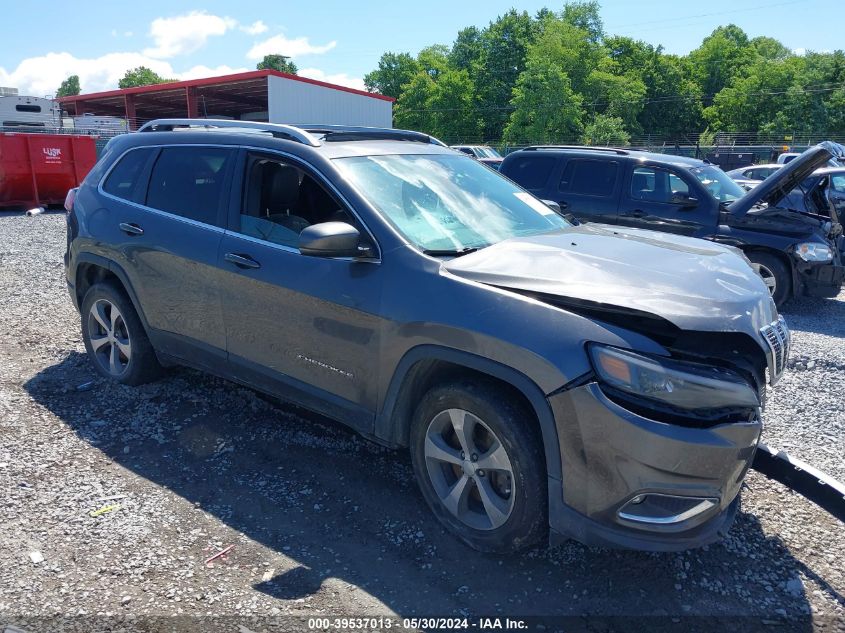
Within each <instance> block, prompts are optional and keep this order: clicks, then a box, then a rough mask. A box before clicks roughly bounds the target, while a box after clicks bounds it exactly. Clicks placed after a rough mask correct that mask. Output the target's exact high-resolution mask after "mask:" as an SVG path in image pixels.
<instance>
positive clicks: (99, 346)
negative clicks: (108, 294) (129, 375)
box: [88, 299, 132, 377]
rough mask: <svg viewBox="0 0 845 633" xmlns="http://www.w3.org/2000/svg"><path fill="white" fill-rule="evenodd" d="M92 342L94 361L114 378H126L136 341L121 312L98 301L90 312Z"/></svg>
mask: <svg viewBox="0 0 845 633" xmlns="http://www.w3.org/2000/svg"><path fill="white" fill-rule="evenodd" d="M88 340H89V341H90V343H91V351H92V352H93V355H94V359H95V360H96V361H97V363H98V364H99V365H100V367H102V368H103V369H104V370H105V371H106V372H108V373H109V374H110V375H111V376H114V377H119V376H121V375H123V374H124V373H125V372H126V370H127V368H128V367H129V361H130V359H131V358H132V341H131V340H130V338H129V330H128V329H127V327H126V321H125V320H124V319H123V315H122V314H121V313H120V310H119V309H118V307H117V306H116V305H114V304H113V303H112V302H110V301H107V300H106V299H98V300H97V301H95V302H94V303H93V305H92V306H91V309H90V310H89V311H88Z"/></svg>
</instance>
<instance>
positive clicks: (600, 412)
mask: <svg viewBox="0 0 845 633" xmlns="http://www.w3.org/2000/svg"><path fill="white" fill-rule="evenodd" d="M66 207H67V209H68V216H67V218H68V244H67V254H66V266H67V283H68V287H69V290H70V296H71V297H72V299H73V302H74V304H75V305H76V306H77V308H78V309H79V311H80V313H81V324H82V334H83V338H84V342H85V347H86V349H87V351H88V354H89V355H90V357H91V360H92V362H93V365H94V367H95V368H96V370H97V371H98V372H99V373H100V374H102V375H103V376H106V377H109V378H113V379H115V380H118V381H120V382H122V383H125V384H129V385H137V384H140V383H143V382H145V381H148V380H151V379H152V378H154V377H155V376H157V375H159V373H160V371H161V369H162V367H163V366H168V365H173V364H179V365H187V366H191V367H195V368H199V369H202V370H206V371H209V372H213V373H215V374H218V375H220V376H223V377H225V378H228V379H230V380H233V381H236V382H238V383H241V384H244V385H248V386H250V387H252V388H255V389H258V390H261V391H263V392H267V393H269V394H272V395H274V396H277V397H281V398H283V399H286V400H288V401H291V402H294V403H296V404H298V405H301V406H303V407H307V408H309V409H311V410H314V411H317V412H319V413H322V414H325V415H328V416H331V417H334V418H336V419H338V420H341V421H342V422H344V423H346V424H348V425H349V426H351V427H352V428H354V429H355V430H357V431H358V432H360V433H361V434H363V435H364V436H366V437H368V438H370V439H372V440H374V441H376V442H379V443H381V444H383V445H386V446H390V447H408V448H409V449H410V454H411V459H412V463H413V469H414V473H415V475H416V478H417V480H418V482H419V486H420V489H421V491H422V495H423V497H424V498H425V500H426V501H427V503H428V504H429V505H430V506H431V509H432V511H433V512H434V514H435V515H436V516H437V518H438V519H439V520H440V521H441V522H442V524H443V525H444V526H445V527H446V528H448V529H449V530H450V531H451V532H453V533H454V534H456V535H457V536H458V537H459V538H460V539H462V540H463V541H465V542H466V543H468V544H469V545H471V546H472V547H475V548H477V549H479V550H483V551H508V550H517V549H520V548H524V547H527V546H529V545H531V544H534V543H536V542H537V541H539V540H541V539H542V538H543V537H544V536H545V535H546V534H548V533H550V535H551V539H552V541H556V540H559V539H561V538H575V539H578V540H579V541H582V542H584V543H588V544H597V545H610V546H619V547H630V548H639V549H649V550H672V549H685V548H690V547H696V546H700V545H703V544H705V543H708V542H710V541H713V540H715V539H717V538H719V536H720V535H722V534H724V533H725V531H726V530H727V529H728V528H729V526H730V524H731V522H732V520H733V517H734V515H735V514H736V511H737V508H738V505H739V498H738V493H739V489H740V486H741V484H742V481H743V478H744V476H745V473H746V470H747V469H748V467H749V464H750V463H751V461H752V459H753V457H754V453H755V449H756V447H757V442H758V439H759V436H760V429H761V422H760V411H761V406H762V401H763V394H764V392H765V384H766V382H767V381H770V382H775V381H776V380H777V379H778V378H779V377H780V375H781V373H782V372H783V369H784V365H785V363H786V359H787V356H788V352H789V332H788V330H787V328H786V326H785V325H784V322H783V319H782V318H781V317H779V316H778V314H777V310H776V308H775V305H774V302H773V301H772V298H771V296H770V295H769V292H768V290H767V289H766V286H765V285H764V283H763V282H762V281H761V279H760V277H759V276H758V275H756V274H755V272H754V271H753V270H752V268H751V267H750V266H749V262H748V261H747V260H746V259H745V258H744V257H743V256H742V254H741V253H740V252H739V251H737V250H736V249H734V248H732V247H728V246H722V245H719V244H713V243H708V242H704V241H702V240H698V239H693V238H687V237H682V236H675V235H667V234H663V233H655V232H651V231H647V230H638V229H633V228H623V227H603V226H596V225H580V226H572V225H570V224H569V223H568V222H567V221H566V220H565V219H564V218H563V217H561V216H560V215H559V214H558V213H556V212H554V211H553V210H552V209H550V208H549V207H548V206H546V205H544V204H543V203H542V202H541V201H540V200H538V199H537V198H535V197H533V196H532V195H531V194H529V193H527V192H526V191H524V190H523V189H520V188H519V187H518V186H516V185H514V184H513V183H511V182H510V181H509V180H507V179H506V178H504V177H502V176H499V175H498V174H497V173H495V172H494V171H492V170H490V169H488V168H486V167H484V166H483V165H481V164H480V163H478V162H477V161H475V160H473V159H471V158H469V157H468V156H463V155H460V154H458V153H456V152H454V151H452V150H450V149H448V148H446V147H444V146H443V145H442V144H440V143H439V142H438V141H436V140H434V139H432V138H430V137H429V136H427V135H424V134H420V133H416V132H406V131H400V130H382V129H371V128H349V127H335V126H318V125H314V126H299V127H291V126H284V125H273V124H258V123H246V122H233V121H210V120H208V121H196V120H161V121H154V122H152V123H150V124H147V125H146V126H144V128H142V130H141V131H140V132H139V133H133V134H127V135H123V136H120V137H117V138H115V139H113V140H112V141H110V142H109V144H108V146H107V148H106V150H105V152H104V154H103V156H102V158H101V159H100V161H99V162H98V164H97V165H96V167H95V168H94V169H93V170H92V171H91V173H90V174H89V175H88V177H87V178H86V179H85V181H84V183H83V184H82V185H81V187H80V188H79V189H78V190H75V191H72V192H71V193H70V194H69V196H68V200H67V202H66Z"/></svg>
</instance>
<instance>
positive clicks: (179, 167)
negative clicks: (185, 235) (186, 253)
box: [147, 147, 232, 224]
mask: <svg viewBox="0 0 845 633" xmlns="http://www.w3.org/2000/svg"><path fill="white" fill-rule="evenodd" d="M231 160H232V151H231V150H229V149H225V148H220V147H167V148H165V149H163V150H161V154H160V155H159V157H158V159H157V160H156V163H155V166H154V167H153V171H152V174H151V175H150V186H149V189H148V190H147V206H148V207H152V208H153V209H160V210H161V211H167V212H169V213H174V214H176V215H180V216H182V217H183V218H188V219H189V220H196V221H197V222H203V223H205V224H218V216H219V213H218V211H219V209H220V205H221V203H222V202H223V181H224V180H225V175H226V168H227V167H228V165H229V162H230V161H231Z"/></svg>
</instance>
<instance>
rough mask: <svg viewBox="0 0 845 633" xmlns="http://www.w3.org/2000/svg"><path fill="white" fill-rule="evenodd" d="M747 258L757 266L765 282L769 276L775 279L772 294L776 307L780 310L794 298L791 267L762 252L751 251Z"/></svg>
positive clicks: (777, 258)
mask: <svg viewBox="0 0 845 633" xmlns="http://www.w3.org/2000/svg"><path fill="white" fill-rule="evenodd" d="M746 256H747V257H748V259H749V260H751V263H753V264H755V265H756V267H757V272H758V273H759V274H760V276H761V277H763V280H764V281H766V277H767V276H769V275H771V278H772V279H774V283H775V287H774V292H772V299H774V300H775V305H776V306H777V307H778V308H780V307H781V306H782V305H783V304H784V303H786V302H787V301H789V299H791V298H792V274H791V272H790V270H789V267H788V266H787V265H786V264H784V263H783V261H782V260H781V259H780V258H779V257H777V256H775V255H771V254H769V253H763V252H760V251H751V252H750V253H747V254H746ZM770 290H771V288H770Z"/></svg>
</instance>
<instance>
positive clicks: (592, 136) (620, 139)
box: [581, 114, 631, 147]
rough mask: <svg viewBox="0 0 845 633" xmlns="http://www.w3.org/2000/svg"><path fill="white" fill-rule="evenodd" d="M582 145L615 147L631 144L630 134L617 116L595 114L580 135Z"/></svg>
mask: <svg viewBox="0 0 845 633" xmlns="http://www.w3.org/2000/svg"><path fill="white" fill-rule="evenodd" d="M581 142H582V143H584V145H605V146H607V145H613V146H616V147H619V146H623V145H630V144H631V136H630V135H629V134H628V132H626V131H625V122H624V121H623V120H622V119H621V118H619V117H618V116H608V115H606V114H597V115H596V116H594V117H593V120H592V121H590V122H589V123H588V124H587V125H586V126H585V127H584V134H583V135H582V136H581Z"/></svg>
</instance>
